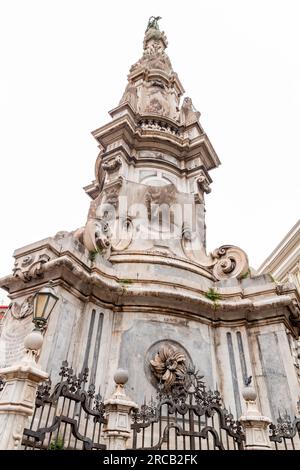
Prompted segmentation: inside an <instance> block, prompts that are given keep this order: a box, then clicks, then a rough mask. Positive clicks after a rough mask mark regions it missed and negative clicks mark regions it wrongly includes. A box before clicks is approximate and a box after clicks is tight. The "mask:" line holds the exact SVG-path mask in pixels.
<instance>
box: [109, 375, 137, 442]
mask: <svg viewBox="0 0 300 470" xmlns="http://www.w3.org/2000/svg"><path fill="white" fill-rule="evenodd" d="M114 380H115V382H116V390H115V392H114V393H113V395H112V396H111V397H110V398H109V399H108V400H106V401H105V402H104V406H105V412H106V414H107V423H106V425H105V426H104V429H103V431H104V435H105V439H107V449H108V450H125V449H126V442H127V440H128V439H129V437H130V434H131V431H130V412H131V411H132V410H134V409H137V408H138V406H137V404H136V403H134V402H133V401H132V400H131V399H130V398H129V397H127V396H126V394H125V391H124V384H125V383H126V382H127V380H128V374H127V372H126V371H124V370H118V371H117V372H116V374H115V376H114Z"/></svg>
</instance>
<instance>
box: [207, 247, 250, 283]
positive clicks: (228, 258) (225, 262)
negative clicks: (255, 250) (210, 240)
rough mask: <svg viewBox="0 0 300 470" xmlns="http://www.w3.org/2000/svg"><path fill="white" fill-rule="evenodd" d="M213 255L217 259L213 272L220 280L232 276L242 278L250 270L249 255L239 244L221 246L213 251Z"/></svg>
mask: <svg viewBox="0 0 300 470" xmlns="http://www.w3.org/2000/svg"><path fill="white" fill-rule="evenodd" d="M212 257H213V259H214V260H215V264H214V267H213V274H214V276H215V277H216V279H217V280H219V281H221V280H223V279H228V278H232V277H237V278H241V277H243V276H245V275H247V273H248V272H249V262H248V257H247V255H246V253H245V252H244V251H243V250H242V249H241V248H238V247H237V246H233V245H223V246H220V248H217V249H216V250H214V251H213V253H212Z"/></svg>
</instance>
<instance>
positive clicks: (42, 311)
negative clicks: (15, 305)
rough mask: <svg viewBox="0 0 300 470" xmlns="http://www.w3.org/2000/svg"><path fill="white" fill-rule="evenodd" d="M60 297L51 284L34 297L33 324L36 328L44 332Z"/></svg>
mask: <svg viewBox="0 0 300 470" xmlns="http://www.w3.org/2000/svg"><path fill="white" fill-rule="evenodd" d="M57 301H58V297H57V295H56V294H55V291H54V289H53V287H52V285H51V282H50V283H49V284H47V285H45V286H44V287H42V288H41V289H40V290H38V291H37V292H36V293H35V294H34V297H33V320H32V321H33V323H34V325H35V328H36V329H37V330H39V331H43V329H44V327H45V326H46V324H47V321H48V318H49V316H50V314H51V312H52V310H53V309H54V307H55V305H56V303H57Z"/></svg>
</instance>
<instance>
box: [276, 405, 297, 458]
mask: <svg viewBox="0 0 300 470" xmlns="http://www.w3.org/2000/svg"><path fill="white" fill-rule="evenodd" d="M269 429H270V441H271V442H273V443H274V444H275V448H276V449H279V448H280V444H282V446H281V448H284V449H285V450H286V449H299V448H300V418H297V417H295V418H294V420H292V419H291V417H290V416H289V415H288V414H285V415H284V416H280V415H279V417H278V418H277V423H276V424H274V423H272V424H270V427H269Z"/></svg>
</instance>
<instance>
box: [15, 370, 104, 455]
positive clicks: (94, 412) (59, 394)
mask: <svg viewBox="0 0 300 470" xmlns="http://www.w3.org/2000/svg"><path fill="white" fill-rule="evenodd" d="M59 375H60V376H61V381H60V382H59V383H58V384H57V385H56V386H55V387H54V389H53V391H52V392H51V382H50V381H48V382H45V383H43V384H41V385H40V386H39V387H38V391H37V397H36V407H35V411H34V414H33V416H32V419H31V424H30V428H25V429H24V433H23V440H22V445H23V448H24V449H25V450H26V449H31V450H34V449H35V450H46V449H48V450H62V449H78V450H82V449H83V450H92V449H96V450H102V449H105V448H106V446H105V445H104V444H103V443H101V430H102V425H103V423H105V421H106V420H105V417H104V405H103V401H102V399H101V396H100V395H99V394H95V387H94V385H89V387H88V389H87V390H85V387H86V384H87V379H88V369H87V368H86V369H85V370H84V371H83V372H82V373H81V374H79V375H78V376H77V375H76V374H74V372H73V369H72V368H71V367H69V366H68V362H67V361H64V362H63V363H62V367H61V370H60V374H59Z"/></svg>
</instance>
